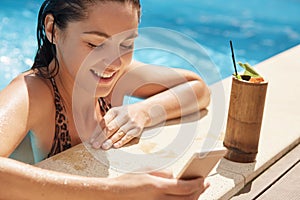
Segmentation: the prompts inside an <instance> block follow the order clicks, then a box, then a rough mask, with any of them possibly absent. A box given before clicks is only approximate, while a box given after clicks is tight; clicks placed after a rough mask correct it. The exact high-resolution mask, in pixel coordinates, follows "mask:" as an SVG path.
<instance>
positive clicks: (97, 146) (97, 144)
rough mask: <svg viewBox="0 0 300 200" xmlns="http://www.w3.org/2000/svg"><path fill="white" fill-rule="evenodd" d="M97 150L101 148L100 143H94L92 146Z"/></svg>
mask: <svg viewBox="0 0 300 200" xmlns="http://www.w3.org/2000/svg"><path fill="white" fill-rule="evenodd" d="M92 146H93V147H94V148H95V149H99V148H100V143H99V142H94V143H93V145H92Z"/></svg>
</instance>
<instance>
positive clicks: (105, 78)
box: [90, 69, 117, 82]
mask: <svg viewBox="0 0 300 200" xmlns="http://www.w3.org/2000/svg"><path fill="white" fill-rule="evenodd" d="M90 71H91V72H92V73H93V74H94V75H95V76H96V77H97V78H99V79H100V80H99V82H109V81H111V80H112V79H113V77H114V76H115V74H116V73H117V71H103V72H99V71H97V70H94V69H91V70H90Z"/></svg>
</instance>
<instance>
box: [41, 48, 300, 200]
mask: <svg viewBox="0 0 300 200" xmlns="http://www.w3.org/2000/svg"><path fill="white" fill-rule="evenodd" d="M299 55H300V45H298V46H295V47H293V48H291V49H289V50H287V51H285V52H283V53H280V54H278V55H276V56H274V57H271V58H269V59H267V60H265V61H263V62H261V63H259V64H257V65H256V66H255V67H256V69H257V70H258V71H259V72H260V73H261V74H262V75H263V76H264V77H266V79H267V80H268V82H269V85H268V91H267V97H266V103H265V110H264V117H263V123H262V129H261V135H260V142H259V149H258V154H257V158H256V162H254V163H247V164H245V163H237V162H232V161H229V160H227V159H224V158H223V159H221V160H220V162H219V163H218V164H217V166H216V167H215V168H214V170H213V171H212V172H211V174H210V175H209V177H208V178H207V180H208V181H209V182H210V183H211V186H210V188H209V189H208V190H207V191H206V192H205V193H204V194H203V195H201V197H200V198H199V199H201V200H202V199H231V198H232V199H253V198H258V199H265V197H267V196H270V197H271V196H272V195H273V197H278V196H277V195H278V194H277V193H279V194H281V195H283V196H284V197H287V198H288V199H293V198H291V196H292V197H299V196H300V192H299V178H298V182H295V181H296V178H294V180H295V181H294V182H291V181H289V180H290V178H292V177H299V174H300V172H299V171H300V168H299V159H300V156H299V155H300V147H299V143H300V128H299V122H300V103H299V99H300V89H299V88H300V79H299V78H298V76H299V75H298V73H297V72H298V71H299V67H300V60H299ZM230 87H231V78H227V79H225V80H223V81H221V82H219V83H216V84H214V85H212V86H211V87H210V88H211V91H212V96H213V98H218V97H214V95H215V94H217V93H221V94H222V93H223V91H224V97H225V100H224V103H222V105H223V106H225V107H224V108H222V106H221V107H220V106H219V104H218V103H216V101H214V100H213V101H212V104H211V105H210V106H209V108H208V112H207V113H206V114H205V115H203V117H202V118H201V119H197V120H193V119H189V118H188V117H187V119H186V121H185V122H184V123H186V124H189V125H192V127H195V132H197V136H196V138H195V140H194V142H193V143H192V144H191V146H189V148H188V149H187V150H186V151H185V153H184V155H182V156H181V157H180V158H179V159H178V160H176V162H175V163H173V164H171V165H170V166H169V167H168V168H170V169H171V170H173V171H174V174H176V172H178V170H179V169H180V168H182V167H183V165H184V163H185V162H186V161H187V159H188V158H189V157H190V155H191V154H192V153H193V152H194V151H196V150H197V149H202V148H205V147H207V146H206V145H207V144H210V147H211V148H217V147H218V146H222V141H223V138H224V132H225V128H226V120H227V111H228V105H229V96H230ZM220 88H221V89H222V88H223V89H222V90H220ZM216 108H217V109H219V110H221V112H220V114H218V112H212V111H213V110H214V109H216ZM223 109H224V112H223ZM224 113H225V114H224ZM220 118H222V119H223V120H221V122H217V123H222V125H221V130H217V129H214V126H215V125H214V123H215V120H216V119H220ZM181 126H182V125H180V124H176V123H175V124H172V125H168V126H164V127H161V128H157V130H159V131H160V132H159V134H155V135H153V136H152V137H148V138H144V139H141V140H140V141H139V142H138V143H136V144H133V145H131V146H128V147H125V148H123V149H122V151H124V152H128V153H129V154H130V153H132V154H145V155H146V154H149V153H154V152H157V151H164V149H166V148H165V147H166V144H169V141H172V140H173V139H174V135H175V136H176V134H174V133H178V130H179V129H180V128H181ZM216 126H217V125H216ZM154 130H155V128H154ZM146 132H147V131H146ZM216 132H217V133H216ZM211 141H213V142H211ZM214 141H216V142H214ZM210 142H211V143H210ZM90 152H91V153H94V154H97V155H98V156H100V157H101V156H102V158H105V159H107V158H110V151H108V152H102V151H100V152H95V150H93V149H91V148H89V147H88V146H84V145H83V144H80V145H77V146H75V147H73V148H71V149H69V150H67V151H65V152H62V153H60V154H58V155H56V156H54V157H52V158H50V159H47V160H44V161H42V162H41V163H38V164H37V166H38V167H42V168H45V169H51V170H55V171H61V172H66V173H71V174H77V175H83V176H97V177H115V176H119V175H120V174H122V172H120V171H116V170H114V167H117V164H116V163H114V162H110V164H112V166H113V167H109V166H106V165H104V164H102V163H100V162H98V161H97V160H96V159H95V158H94V157H93V156H92V155H91V154H90ZM165 153H167V154H168V155H169V157H170V156H174V158H177V157H178V156H179V155H178V154H177V155H176V153H174V152H165ZM103 156H105V157H103ZM296 183H298V186H297V184H296ZM283 184H284V186H285V185H288V187H289V190H284V189H283V188H286V187H283ZM262 197H263V198H262ZM271 199H272V198H271ZM273 199H274V198H273ZM281 199H284V198H281ZM294 199H296V198H294Z"/></svg>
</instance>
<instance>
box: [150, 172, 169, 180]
mask: <svg viewBox="0 0 300 200" xmlns="http://www.w3.org/2000/svg"><path fill="white" fill-rule="evenodd" d="M150 174H151V175H153V176H158V177H162V178H169V179H171V178H173V173H172V171H170V170H160V171H155V172H151V173H150Z"/></svg>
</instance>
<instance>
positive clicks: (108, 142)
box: [101, 130, 125, 150]
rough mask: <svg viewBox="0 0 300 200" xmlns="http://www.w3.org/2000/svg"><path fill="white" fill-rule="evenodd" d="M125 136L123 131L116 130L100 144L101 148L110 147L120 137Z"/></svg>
mask: <svg viewBox="0 0 300 200" xmlns="http://www.w3.org/2000/svg"><path fill="white" fill-rule="evenodd" d="M124 136H125V132H124V131H122V130H119V131H117V133H115V134H114V135H113V136H112V137H111V138H110V139H108V140H106V141H105V142H104V143H103V144H102V146H101V147H102V148H103V149H105V150H106V149H109V148H110V147H112V146H113V145H114V144H115V143H116V142H118V141H119V140H120V139H121V138H123V137H124Z"/></svg>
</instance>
